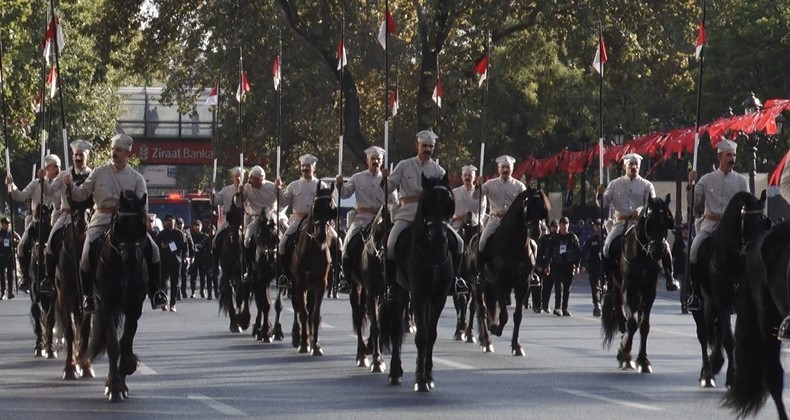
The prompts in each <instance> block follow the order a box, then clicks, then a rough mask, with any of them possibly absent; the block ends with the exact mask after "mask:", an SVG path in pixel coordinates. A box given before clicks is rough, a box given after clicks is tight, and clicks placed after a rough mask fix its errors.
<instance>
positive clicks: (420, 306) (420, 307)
mask: <svg viewBox="0 0 790 420" xmlns="http://www.w3.org/2000/svg"><path fill="white" fill-rule="evenodd" d="M412 303H413V305H414V321H415V323H416V324H417V333H416V334H415V335H414V344H416V345H417V367H416V368H415V369H414V390H415V391H417V392H428V391H429V390H430V388H429V386H428V377H427V371H426V366H425V361H426V356H427V351H428V334H429V332H428V328H429V322H428V317H430V316H431V315H430V313H429V311H430V303H429V301H428V300H427V299H426V298H425V297H423V296H420V294H419V293H415V294H413V295H412Z"/></svg>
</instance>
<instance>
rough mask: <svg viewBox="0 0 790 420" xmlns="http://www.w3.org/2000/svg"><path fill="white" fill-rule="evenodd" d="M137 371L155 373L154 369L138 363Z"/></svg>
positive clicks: (147, 373) (148, 373)
mask: <svg viewBox="0 0 790 420" xmlns="http://www.w3.org/2000/svg"><path fill="white" fill-rule="evenodd" d="M137 371H138V372H140V374H141V375H156V371H155V370H153V369H151V368H149V367H148V366H146V365H144V364H142V363H139V364H138V365H137Z"/></svg>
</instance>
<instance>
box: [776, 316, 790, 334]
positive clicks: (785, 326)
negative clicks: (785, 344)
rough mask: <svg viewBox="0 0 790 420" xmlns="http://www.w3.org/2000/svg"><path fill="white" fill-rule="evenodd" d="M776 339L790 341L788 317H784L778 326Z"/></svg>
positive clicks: (789, 317)
mask: <svg viewBox="0 0 790 420" xmlns="http://www.w3.org/2000/svg"><path fill="white" fill-rule="evenodd" d="M776 337H777V338H778V339H780V340H790V315H788V316H786V317H785V319H783V320H782V323H781V324H779V333H778V334H777V335H776Z"/></svg>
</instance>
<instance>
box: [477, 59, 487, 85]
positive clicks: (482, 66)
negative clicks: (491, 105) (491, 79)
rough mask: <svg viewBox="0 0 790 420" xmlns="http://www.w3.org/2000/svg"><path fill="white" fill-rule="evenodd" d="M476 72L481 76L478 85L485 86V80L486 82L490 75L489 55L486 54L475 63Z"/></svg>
mask: <svg viewBox="0 0 790 420" xmlns="http://www.w3.org/2000/svg"><path fill="white" fill-rule="evenodd" d="M475 73H477V75H478V76H480V81H479V82H478V83H477V87H480V86H483V82H485V80H486V78H487V77H488V56H487V55H484V56H482V57H481V58H480V59H479V60H477V63H475Z"/></svg>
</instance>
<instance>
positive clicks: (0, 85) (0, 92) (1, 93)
mask: <svg viewBox="0 0 790 420" xmlns="http://www.w3.org/2000/svg"><path fill="white" fill-rule="evenodd" d="M4 54H5V50H4V46H3V34H2V33H0V99H1V100H2V102H3V141H4V143H5V173H6V176H9V175H11V158H10V151H9V150H10V149H9V148H8V123H7V121H8V116H7V112H8V111H7V108H8V107H7V102H6V97H5V80H6V78H5V74H4V73H5V67H3V56H4ZM9 189H10V186H9ZM8 213H9V217H10V219H11V232H10V234H11V237H10V238H9V239H10V241H11V249H12V253H13V258H14V261H16V243H15V242H14V234H15V232H16V230H15V229H14V226H15V225H14V200H12V199H11V196H10V195H9V197H8ZM11 271H12V272H13V275H12V276H13V277H12V278H13V282H14V283H13V284H12V287H14V292H17V291H18V290H16V287H17V284H16V282H17V279H16V269H14V270H11ZM8 291H9V292H10V291H11V287H9V290H8Z"/></svg>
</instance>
